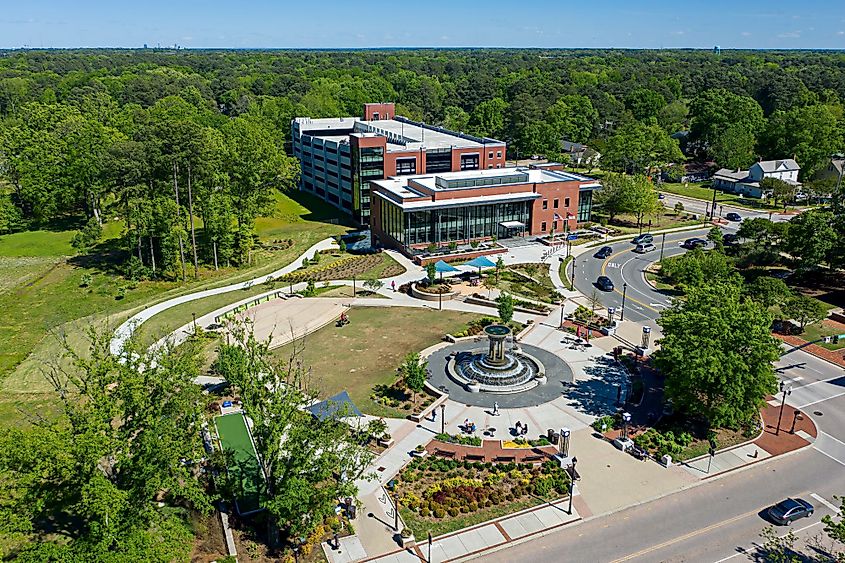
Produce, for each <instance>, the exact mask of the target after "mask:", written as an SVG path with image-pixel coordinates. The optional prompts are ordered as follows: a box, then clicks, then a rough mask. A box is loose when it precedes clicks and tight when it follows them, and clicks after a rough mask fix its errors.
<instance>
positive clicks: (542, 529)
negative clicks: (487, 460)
mask: <svg viewBox="0 0 845 563" xmlns="http://www.w3.org/2000/svg"><path fill="white" fill-rule="evenodd" d="M580 519H581V516H580V514H579V513H578V510H577V508H576V507H575V506H574V503H573V507H572V511H571V513H570V512H569V501H568V500H561V501H557V502H555V503H552V504H542V505H540V506H537V507H534V508H530V509H528V510H524V511H522V512H518V513H516V514H512V515H509V516H505V517H503V518H499V519H496V520H492V521H490V522H485V523H483V524H479V525H477V526H473V527H471V528H466V529H464V530H461V531H459V532H454V533H451V534H446V535H443V536H440V537H437V538H434V539H433V540H432V542H431V546H430V548H429V544H428V541H427V540H426V539H425V538H416V540H417V545H416V546H415V547H414V548H413V549H408V550H398V549H397V550H396V551H395V552H393V553H389V554H387V555H382V556H380V557H376V558H374V559H367V561H378V562H379V563H406V562H407V563H411V562H415V563H419V561H420V560H422V561H431V562H432V563H441V562H445V561H456V560H460V559H463V558H466V557H470V556H473V555H478V554H481V553H484V552H486V551H490V550H492V549H497V548H502V547H504V546H506V545H508V544H511V543H514V542H517V541H521V540H525V539H527V538H533V537H540V536H543V535H546V534H549V533H552V532H554V530H556V529H557V528H559V527H561V526H564V525H566V524H569V523H572V522H575V521H577V520H580ZM429 553H430V555H429ZM331 561H333V562H334V561H338V560H335V559H331ZM338 563H339V561H338Z"/></svg>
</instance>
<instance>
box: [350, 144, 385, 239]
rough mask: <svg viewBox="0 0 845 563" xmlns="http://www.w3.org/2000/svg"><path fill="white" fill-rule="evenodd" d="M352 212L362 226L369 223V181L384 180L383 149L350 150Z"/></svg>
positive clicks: (363, 148) (364, 148)
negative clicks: (351, 163)
mask: <svg viewBox="0 0 845 563" xmlns="http://www.w3.org/2000/svg"><path fill="white" fill-rule="evenodd" d="M352 162H353V165H354V166H353V167H354V170H355V172H354V174H353V178H352V182H353V185H352V211H353V214H354V215H355V218H356V219H358V221H360V222H361V223H362V224H364V225H368V224H369V223H370V180H380V179H382V178H384V148H383V147H362V148H354V147H353V150H352Z"/></svg>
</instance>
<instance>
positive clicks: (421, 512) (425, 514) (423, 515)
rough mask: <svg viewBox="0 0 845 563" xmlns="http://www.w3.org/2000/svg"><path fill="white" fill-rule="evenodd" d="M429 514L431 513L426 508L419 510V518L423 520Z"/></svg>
mask: <svg viewBox="0 0 845 563" xmlns="http://www.w3.org/2000/svg"><path fill="white" fill-rule="evenodd" d="M429 514H431V511H430V510H429V509H427V508H420V516H422V517H423V518H425V517H427V516H428V515H429Z"/></svg>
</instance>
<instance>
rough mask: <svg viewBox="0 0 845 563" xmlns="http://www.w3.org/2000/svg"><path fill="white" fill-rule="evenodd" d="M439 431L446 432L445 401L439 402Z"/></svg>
mask: <svg viewBox="0 0 845 563" xmlns="http://www.w3.org/2000/svg"><path fill="white" fill-rule="evenodd" d="M440 433H441V434H445V433H446V403H440Z"/></svg>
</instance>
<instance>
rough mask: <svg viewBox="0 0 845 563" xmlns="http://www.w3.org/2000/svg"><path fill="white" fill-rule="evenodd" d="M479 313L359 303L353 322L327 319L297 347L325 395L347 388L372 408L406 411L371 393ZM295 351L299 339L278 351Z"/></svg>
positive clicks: (278, 354) (280, 354) (281, 355)
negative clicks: (338, 323) (414, 355)
mask: <svg viewBox="0 0 845 563" xmlns="http://www.w3.org/2000/svg"><path fill="white" fill-rule="evenodd" d="M478 318H481V316H480V315H475V314H472V313H461V312H457V311H436V310H433V309H427V308H411V307H353V308H352V310H351V311H350V312H349V320H350V321H351V323H350V324H349V325H347V326H345V327H343V328H337V327H336V326H335V325H334V324H330V325H327V326H325V327H323V328H321V329H320V330H318V331H316V332H314V333H312V334H310V335H308V336H306V337H305V340H304V343H298V344H297V347H298V348H299V347H302V346H303V345H304V350H303V351H302V354H301V359H302V365H303V366H305V368H306V369H308V368H309V367H310V368H311V373H312V375H311V378H312V379H311V381H310V382H309V385H310V387H311V388H313V389H316V390H317V391H318V392H319V395H320V397H321V398H327V397H331V396H332V395H334V394H336V393H339V392H340V391H343V390H344V389H345V390H347V391H349V396H350V397H351V398H352V401H353V402H354V403H355V405H356V406H357V407H358V408H359V409H361V410H362V411H363V412H365V413H367V414H372V415H376V416H405V415H407V414H408V413H407V412H404V411H399V410H396V409H392V408H389V407H386V406H383V405H381V404H379V403H377V402H375V401H373V399H372V398H371V397H370V395H371V393H372V392H373V389H374V387H375V386H376V385H390V384H392V383H393V382H395V381H396V377H397V375H396V368H397V367H398V366H399V365H400V364H401V363H402V359H403V358H404V357H405V355H406V354H408V353H409V352H419V351H420V350H422V349H424V348H427V347H428V346H431V345H432V344H436V343H438V342H441V341H442V339H443V335H444V334H446V333H450V334H454V333H456V332H460V331H461V330H464V329H465V328H466V324H467V323H468V322H469V321H471V320H473V319H478ZM293 351H294V345H293V344H286V345H285V346H280V347H279V348H276V349H275V350H273V351H272V354H273V356H274V358H276V359H277V360H280V361H281V362H282V363H283V364H284V365H287V363H288V359H289V358H290V356H291V354H292V353H293ZM327 351H331V352H332V353H331V354H329V353H327Z"/></svg>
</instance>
